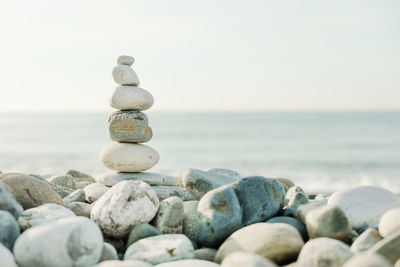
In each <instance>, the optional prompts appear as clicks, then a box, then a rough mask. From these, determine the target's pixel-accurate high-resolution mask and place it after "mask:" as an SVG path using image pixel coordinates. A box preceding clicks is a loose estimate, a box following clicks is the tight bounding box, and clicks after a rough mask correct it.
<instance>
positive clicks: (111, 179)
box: [97, 172, 178, 186]
mask: <svg viewBox="0 0 400 267" xmlns="http://www.w3.org/2000/svg"><path fill="white" fill-rule="evenodd" d="M125 180H132V181H143V182H146V183H148V184H149V185H168V186H177V184H178V181H177V180H176V178H175V177H172V176H169V175H164V174H159V173H152V172H106V173H103V174H101V175H99V176H98V177H97V181H98V182H99V183H102V184H104V185H106V186H113V185H115V184H116V183H119V182H121V181H125Z"/></svg>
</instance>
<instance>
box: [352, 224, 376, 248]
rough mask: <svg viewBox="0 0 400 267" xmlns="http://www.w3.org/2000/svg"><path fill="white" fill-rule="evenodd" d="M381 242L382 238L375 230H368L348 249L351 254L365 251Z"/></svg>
mask: <svg viewBox="0 0 400 267" xmlns="http://www.w3.org/2000/svg"><path fill="white" fill-rule="evenodd" d="M381 240H382V236H381V235H380V234H379V233H378V230H376V229H375V228H368V229H367V230H365V231H364V232H363V233H362V234H361V235H359V236H358V237H357V238H356V240H354V242H353V244H351V247H350V249H351V251H352V252H353V253H359V252H362V251H367V250H368V249H370V248H371V247H372V246H373V245H375V244H376V243H378V242H379V241H381Z"/></svg>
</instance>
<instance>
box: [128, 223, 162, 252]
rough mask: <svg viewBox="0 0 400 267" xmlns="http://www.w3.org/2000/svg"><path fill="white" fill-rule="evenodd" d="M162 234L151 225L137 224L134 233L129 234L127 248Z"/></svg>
mask: <svg viewBox="0 0 400 267" xmlns="http://www.w3.org/2000/svg"><path fill="white" fill-rule="evenodd" d="M161 234H162V233H161V232H160V231H159V230H158V229H157V228H155V227H154V226H153V225H150V224H148V223H141V224H137V225H135V226H134V227H133V229H132V231H131V232H130V233H129V237H128V241H127V242H126V246H127V247H129V246H130V245H131V244H133V243H135V242H136V241H138V240H140V239H143V238H146V237H150V236H155V235H161Z"/></svg>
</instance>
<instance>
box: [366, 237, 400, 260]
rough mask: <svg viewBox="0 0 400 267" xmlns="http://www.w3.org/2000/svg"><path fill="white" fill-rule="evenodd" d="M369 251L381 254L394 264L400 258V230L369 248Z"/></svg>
mask: <svg viewBox="0 0 400 267" xmlns="http://www.w3.org/2000/svg"><path fill="white" fill-rule="evenodd" d="M369 252H372V253H377V254H380V255H382V256H383V257H385V258H386V259H387V260H389V261H390V262H391V263H392V264H395V262H396V261H397V260H398V259H399V258H400V230H397V231H396V232H394V233H391V234H390V235H388V236H387V237H385V238H384V239H382V240H381V241H379V242H378V243H376V244H375V245H374V246H373V247H371V248H370V249H369Z"/></svg>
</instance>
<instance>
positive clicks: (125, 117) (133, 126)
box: [108, 110, 153, 143]
mask: <svg viewBox="0 0 400 267" xmlns="http://www.w3.org/2000/svg"><path fill="white" fill-rule="evenodd" d="M108 131H109V133H110V137H111V140H113V141H116V142H127V143H145V142H148V141H150V139H151V138H152V137H153V132H152V130H151V128H150V127H149V120H148V119H147V116H146V114H144V113H142V112H140V111H134V110H129V111H121V110H119V111H116V112H114V113H112V114H111V115H110V118H109V119H108Z"/></svg>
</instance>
